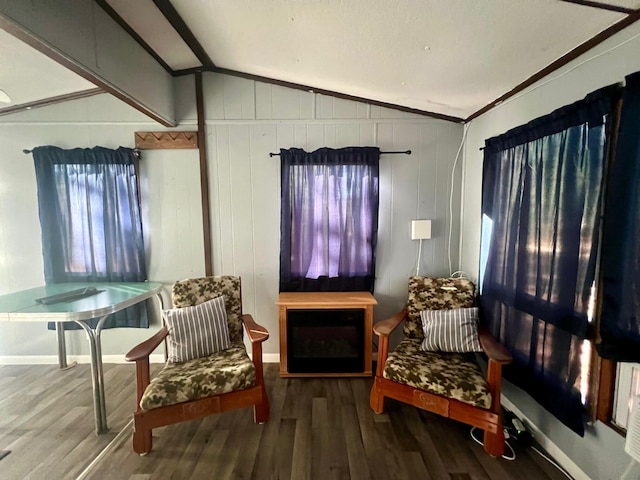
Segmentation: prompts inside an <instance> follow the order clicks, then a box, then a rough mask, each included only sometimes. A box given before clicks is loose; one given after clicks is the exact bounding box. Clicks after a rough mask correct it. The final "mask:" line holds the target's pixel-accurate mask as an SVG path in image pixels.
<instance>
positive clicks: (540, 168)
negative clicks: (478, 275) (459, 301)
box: [480, 87, 619, 435]
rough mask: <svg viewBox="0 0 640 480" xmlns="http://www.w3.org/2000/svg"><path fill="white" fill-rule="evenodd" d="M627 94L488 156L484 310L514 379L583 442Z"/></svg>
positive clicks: (547, 124) (611, 95) (589, 105)
mask: <svg viewBox="0 0 640 480" xmlns="http://www.w3.org/2000/svg"><path fill="white" fill-rule="evenodd" d="M618 92H619V89H618V88H617V87H607V88H605V89H602V90H600V91H598V92H594V93H593V94H591V95H589V96H588V97H587V98H586V99H585V100H582V101H580V102H576V103H575V104H573V105H569V106H567V107H563V108H561V109H558V110H557V111H555V112H553V113H551V114H550V115H547V116H545V117H541V118H539V119H536V120H534V121H532V122H530V123H529V124H527V125H524V126H522V127H519V128H516V129H514V130H512V131H509V132H507V133H506V134H504V135H501V136H500V137H496V138H493V139H489V140H487V144H486V148H485V162H484V177H483V199H482V200H483V203H482V213H483V219H485V222H484V225H483V234H484V236H483V238H482V248H481V252H482V255H481V256H482V258H483V261H484V262H485V264H484V265H483V266H482V267H481V271H482V274H483V276H482V280H481V292H480V293H481V305H482V307H483V310H484V312H485V314H486V319H487V321H488V322H489V325H490V328H491V329H492V330H493V331H494V334H496V335H497V336H498V337H499V338H500V340H501V341H502V342H503V343H504V344H505V345H507V347H508V348H509V349H510V350H511V353H512V355H513V359H514V361H513V364H512V365H510V366H509V367H507V368H505V377H506V378H507V379H509V380H510V381H511V382H512V383H514V384H516V385H518V386H520V387H521V388H523V389H524V390H525V391H527V392H528V393H529V394H530V395H531V396H532V397H533V398H535V399H536V400H537V401H538V403H540V404H541V405H542V406H544V407H545V408H546V409H547V410H548V411H550V412H551V413H552V414H554V415H555V416H556V417H557V418H558V419H559V420H560V421H562V422H563V423H565V424H566V425H567V426H568V427H570V428H571V429H573V430H574V431H575V432H577V433H578V434H581V435H582V434H583V433H584V418H583V417H584V414H585V413H586V412H585V408H584V406H585V403H586V401H587V395H586V390H588V385H589V383H590V378H589V371H590V368H589V366H590V352H591V343H590V341H589V338H590V337H589V335H590V334H591V332H592V330H593V329H592V328H591V327H590V323H591V320H592V318H593V305H594V283H595V280H596V265H597V259H598V246H599V231H600V212H601V206H602V199H603V189H604V172H605V163H606V160H607V152H608V126H609V118H610V113H611V112H612V109H613V105H614V104H615V100H616V98H617V95H618Z"/></svg>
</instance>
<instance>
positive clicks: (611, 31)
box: [464, 10, 640, 123]
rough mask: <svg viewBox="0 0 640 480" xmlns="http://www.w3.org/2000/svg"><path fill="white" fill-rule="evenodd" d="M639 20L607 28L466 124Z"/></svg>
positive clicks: (639, 15)
mask: <svg viewBox="0 0 640 480" xmlns="http://www.w3.org/2000/svg"><path fill="white" fill-rule="evenodd" d="M638 20H640V10H636V11H634V13H633V14H632V15H628V16H627V17H625V18H623V19H622V20H620V21H619V22H618V23H615V24H613V25H611V26H610V27H609V28H607V29H605V30H603V31H602V32H600V33H598V34H597V35H596V36H594V37H591V38H590V39H589V40H587V41H586V42H584V43H582V44H580V45H578V46H577V47H576V48H574V49H573V50H571V51H570V52H568V53H566V54H564V55H563V56H561V57H560V58H558V59H557V60H556V61H554V62H552V63H550V64H549V65H547V66H546V67H544V68H543V69H542V70H540V71H539V72H537V73H535V74H533V75H531V76H530V77H529V78H527V79H526V80H525V81H524V82H522V83H520V84H519V85H517V86H515V87H514V88H512V89H511V90H509V91H508V92H507V93H505V94H504V95H502V96H501V97H498V98H496V99H495V100H494V101H493V102H491V103H489V104H488V105H485V106H484V107H482V108H481V109H480V110H478V111H477V112H475V113H473V114H471V115H470V116H469V117H467V118H466V119H465V120H464V121H465V123H466V122H470V121H471V120H473V119H474V118H477V117H479V116H480V115H482V114H483V113H487V112H488V111H489V110H491V109H492V108H493V107H495V106H497V105H498V104H500V103H502V102H504V101H505V100H507V99H509V98H511V97H513V96H514V95H516V94H518V93H520V92H522V91H523V90H524V89H526V88H528V87H530V86H531V85H533V84H534V83H536V82H537V81H539V80H542V79H543V78H544V77H546V76H547V75H550V74H551V73H553V72H555V71H556V70H558V69H560V68H562V67H564V66H565V65H567V64H568V63H569V62H571V61H573V60H575V59H576V58H578V57H579V56H580V55H583V54H584V53H586V52H588V51H589V50H591V49H592V48H594V47H596V46H597V45H599V44H601V43H602V42H604V41H605V40H607V39H608V38H611V37H612V36H613V35H615V34H616V33H618V32H620V31H621V30H624V29H625V28H627V27H628V26H629V25H631V24H633V23H635V22H637V21H638Z"/></svg>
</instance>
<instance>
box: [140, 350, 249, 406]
mask: <svg viewBox="0 0 640 480" xmlns="http://www.w3.org/2000/svg"><path fill="white" fill-rule="evenodd" d="M255 383H256V371H255V366H254V364H253V362H252V361H251V359H250V358H249V356H248V355H247V351H246V349H245V346H244V345H243V344H238V343H236V344H233V345H232V346H231V348H229V349H227V350H222V351H220V352H216V353H214V354H213V355H210V356H208V357H204V358H196V359H194V360H189V361H188V362H184V363H167V364H166V365H165V367H164V368H163V369H162V370H161V371H160V373H159V374H158V375H156V376H155V377H154V378H153V379H152V380H151V383H150V384H149V386H148V387H147V389H146V390H145V392H144V395H143V396H142V399H141V400H140V407H141V408H142V409H143V410H151V409H153V408H158V407H164V406H167V405H175V404H176V403H182V402H187V401H189V400H197V399H199V398H205V397H210V396H212V395H219V394H221V393H228V392H232V391H236V390H244V389H245V388H250V387H253V386H254V385H255Z"/></svg>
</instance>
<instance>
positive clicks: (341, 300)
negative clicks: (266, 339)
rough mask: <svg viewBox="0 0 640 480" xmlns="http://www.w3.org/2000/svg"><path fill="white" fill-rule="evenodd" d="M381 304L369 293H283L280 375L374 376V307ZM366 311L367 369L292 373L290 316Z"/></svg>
mask: <svg viewBox="0 0 640 480" xmlns="http://www.w3.org/2000/svg"><path fill="white" fill-rule="evenodd" d="M376 303H378V302H377V301H376V299H375V298H374V297H373V295H371V293H369V292H283V293H281V294H280V296H279V298H278V301H277V305H278V309H279V319H280V322H279V323H280V376H281V377H370V376H371V373H372V369H371V362H372V344H371V342H372V338H371V337H372V330H373V306H374V305H375V304H376ZM352 309H353V310H362V311H363V313H364V315H363V317H364V325H363V328H362V335H363V338H362V342H363V343H362V345H363V350H364V351H363V356H364V368H362V369H361V370H360V371H353V372H352V371H346V372H343V371H340V372H336V371H332V372H322V371H321V372H316V371H313V372H290V371H289V361H288V352H289V346H290V345H289V343H288V341H290V339H288V338H287V336H288V332H289V328H288V323H287V320H288V317H289V315H288V314H289V312H290V311H292V310H309V311H313V312H314V313H316V316H318V313H317V312H326V313H327V315H328V316H330V315H331V311H335V312H337V313H339V312H341V311H348V310H352Z"/></svg>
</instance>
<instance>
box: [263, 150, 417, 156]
mask: <svg viewBox="0 0 640 480" xmlns="http://www.w3.org/2000/svg"><path fill="white" fill-rule="evenodd" d="M397 154H404V155H411V150H403V151H401V152H380V155H397ZM269 156H270V157H279V156H280V154H279V153H269Z"/></svg>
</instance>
